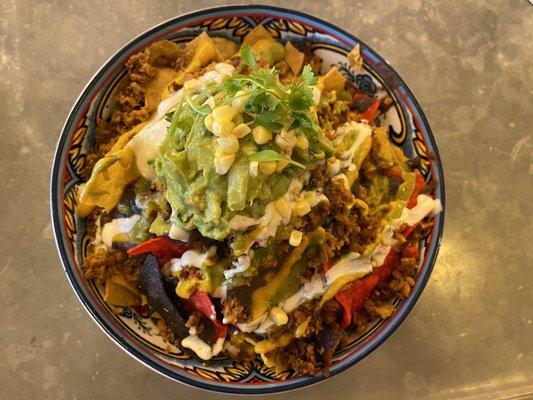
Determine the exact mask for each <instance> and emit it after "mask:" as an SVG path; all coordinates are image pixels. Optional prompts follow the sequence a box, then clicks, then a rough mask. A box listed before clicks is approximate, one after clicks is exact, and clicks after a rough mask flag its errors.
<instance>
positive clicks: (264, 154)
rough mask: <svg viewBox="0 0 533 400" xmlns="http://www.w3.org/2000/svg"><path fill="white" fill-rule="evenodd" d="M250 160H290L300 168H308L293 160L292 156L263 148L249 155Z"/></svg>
mask: <svg viewBox="0 0 533 400" xmlns="http://www.w3.org/2000/svg"><path fill="white" fill-rule="evenodd" d="M248 160H250V161H259V162H269V161H288V162H289V163H290V164H293V165H296V166H297V167H298V168H302V169H306V168H307V167H306V166H305V165H303V164H302V163H299V162H298V161H294V160H292V159H291V158H290V157H286V156H284V155H281V154H280V153H278V152H276V151H274V150H261V151H259V152H257V153H252V154H250V155H249V156H248Z"/></svg>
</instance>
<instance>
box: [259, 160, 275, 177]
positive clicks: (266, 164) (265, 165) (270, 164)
mask: <svg viewBox="0 0 533 400" xmlns="http://www.w3.org/2000/svg"><path fill="white" fill-rule="evenodd" d="M276 167H277V165H276V162H275V161H263V162H260V163H259V172H261V173H262V174H263V175H270V174H272V173H274V172H275V171H276Z"/></svg>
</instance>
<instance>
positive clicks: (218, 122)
mask: <svg viewBox="0 0 533 400" xmlns="http://www.w3.org/2000/svg"><path fill="white" fill-rule="evenodd" d="M234 127H235V124H234V123H233V122H231V121H230V120H227V119H215V118H213V130H212V132H213V133H214V134H215V135H217V136H229V135H231V131H232V130H233V128H234Z"/></svg>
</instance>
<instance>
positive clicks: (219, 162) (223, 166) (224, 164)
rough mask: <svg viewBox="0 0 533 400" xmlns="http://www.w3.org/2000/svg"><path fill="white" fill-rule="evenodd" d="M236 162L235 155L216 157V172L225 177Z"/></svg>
mask: <svg viewBox="0 0 533 400" xmlns="http://www.w3.org/2000/svg"><path fill="white" fill-rule="evenodd" d="M234 161H235V154H224V155H221V156H220V157H217V156H215V162H214V163H215V172H216V173H217V174H219V175H225V174H226V173H227V172H228V171H229V169H230V168H231V166H232V164H233V162H234Z"/></svg>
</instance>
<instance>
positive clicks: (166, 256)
mask: <svg viewBox="0 0 533 400" xmlns="http://www.w3.org/2000/svg"><path fill="white" fill-rule="evenodd" d="M190 248H191V245H190V244H189V243H180V242H176V241H174V240H172V239H170V238H169V237H167V236H159V237H156V238H153V239H150V240H147V241H146V242H143V243H141V244H139V245H137V246H135V247H132V248H131V249H129V250H128V255H130V256H136V255H139V254H145V253H152V254H153V255H154V256H155V257H156V258H157V261H159V265H165V264H166V263H167V262H169V261H170V260H171V259H172V258H176V257H180V256H181V255H182V254H183V253H185V251H186V250H188V249H190Z"/></svg>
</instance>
